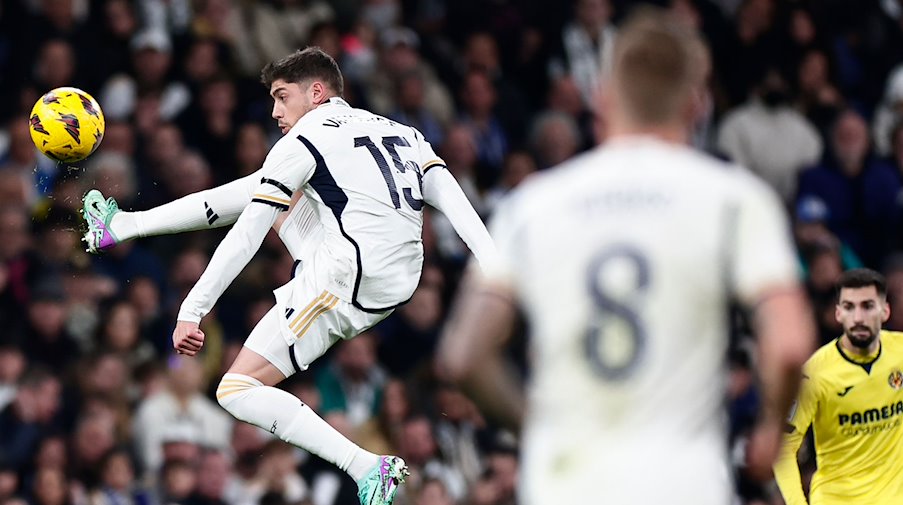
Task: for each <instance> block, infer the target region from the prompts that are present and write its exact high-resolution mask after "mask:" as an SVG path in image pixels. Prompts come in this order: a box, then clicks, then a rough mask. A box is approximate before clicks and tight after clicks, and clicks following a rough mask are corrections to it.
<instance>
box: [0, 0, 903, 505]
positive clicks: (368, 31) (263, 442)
mask: <svg viewBox="0 0 903 505" xmlns="http://www.w3.org/2000/svg"><path fill="white" fill-rule="evenodd" d="M640 3H644V2H640V1H632V0H568V1H565V2H551V1H546V0H495V1H485V0H329V1H326V0H259V1H254V0H4V1H3V2H2V3H0V97H2V100H0V505H21V504H29V505H169V504H181V505H215V504H230V505H232V504H235V505H248V504H256V503H260V504H265V505H283V504H285V505H289V504H291V505H298V504H313V505H332V504H335V505H343V504H354V503H357V498H356V496H355V493H356V487H355V484H354V482H352V481H351V480H350V478H349V477H347V476H345V475H344V473H342V472H340V471H339V470H336V469H335V468H334V467H332V466H331V465H329V464H328V463H325V462H324V461H322V460H319V459H318V458H316V457H313V456H311V455H309V454H307V453H304V452H303V451H300V450H298V449H295V448H293V447H291V446H288V445H286V444H284V443H282V442H281V441H279V440H278V439H274V438H273V437H272V436H271V435H270V434H269V433H268V432H266V431H265V430H260V429H257V428H254V427H252V426H250V425H247V424H243V423H238V422H234V420H233V419H232V418H231V417H230V416H229V415H228V414H227V413H226V412H225V411H224V410H222V409H221V408H220V407H219V406H218V405H217V404H216V401H215V399H214V396H213V394H212V393H213V391H212V389H211V388H215V385H216V383H217V381H218V380H219V378H220V377H221V375H222V374H223V372H224V370H225V368H224V367H225V366H227V365H228V364H229V363H231V360H232V358H234V356H235V355H236V353H237V352H238V350H239V349H240V347H241V345H242V342H243V339H244V338H245V337H246V336H247V335H248V333H249V331H250V329H251V328H252V327H253V325H254V323H255V322H256V321H258V320H259V319H260V317H261V316H262V315H263V314H264V313H265V312H266V311H267V310H268V309H269V308H270V307H271V305H272V303H273V301H274V300H273V296H272V289H274V288H276V287H278V286H280V285H282V284H284V283H285V282H286V281H288V279H289V277H290V275H291V270H292V268H291V267H292V263H293V259H292V258H291V257H290V256H289V255H288V253H287V251H286V249H285V247H284V246H283V245H282V243H281V242H280V241H279V240H278V237H276V235H275V234H274V233H272V234H271V235H270V236H269V237H268V238H267V240H266V242H265V244H264V247H263V248H262V251H261V252H260V253H259V254H258V255H257V257H256V258H255V259H254V260H253V262H252V263H251V264H250V265H249V266H248V268H246V269H245V271H244V272H243V273H242V274H241V275H240V277H239V279H238V280H237V281H236V283H235V284H234V286H233V287H232V288H230V290H229V291H227V293H226V295H225V296H224V297H223V299H222V300H221V301H220V303H219V304H218V306H217V308H216V309H215V311H214V312H213V313H212V314H211V315H210V316H208V317H207V318H205V319H204V321H203V323H202V329H203V330H204V332H205V333H206V335H207V340H206V344H205V347H204V351H203V352H202V353H201V355H200V356H199V357H198V358H194V359H189V358H185V357H180V356H177V355H174V354H173V353H172V350H171V343H170V336H171V330H172V327H173V325H174V323H175V315H176V312H177V310H178V306H179V304H180V303H181V301H182V299H183V298H184V296H185V294H186V293H187V291H188V290H189V289H190V288H191V287H192V285H193V283H194V282H195V281H196V280H197V279H198V278H199V276H200V275H201V273H202V272H203V270H204V268H205V266H206V264H207V261H208V260H209V258H210V255H211V253H212V251H213V249H214V248H215V247H216V245H217V243H218V242H219V240H220V239H221V238H222V237H223V235H224V233H225V232H224V231H223V230H212V231H205V232H195V233H191V234H185V235H180V236H163V237H153V238H146V239H141V240H138V241H134V242H129V243H124V244H121V245H120V246H118V247H116V248H115V249H113V250H112V251H110V252H109V253H107V254H104V255H102V256H90V255H88V254H87V253H85V252H84V248H83V247H82V245H81V244H80V242H79V240H80V236H81V235H80V233H81V231H80V217H79V215H78V209H79V207H80V199H81V196H82V195H83V194H84V192H85V191H86V190H87V189H89V188H91V187H97V188H98V189H100V190H102V191H103V192H104V194H105V195H108V196H112V197H114V198H116V199H117V200H118V202H119V203H120V205H121V206H122V207H123V208H125V209H134V210H142V209H146V208H149V207H152V206H155V205H159V204H162V203H165V202H168V201H171V200H173V199H176V198H179V197H181V196H184V195H186V194H189V193H193V192H196V191H199V190H203V189H206V188H210V187H213V186H215V185H219V184H222V183H225V182H228V181H231V180H233V179H235V178H236V177H240V176H243V175H247V174H249V173H252V172H254V171H255V170H257V169H258V168H259V167H260V166H261V164H262V162H263V160H264V158H265V156H266V154H267V151H268V149H269V147H270V146H271V145H272V144H273V143H274V142H275V140H276V139H278V138H279V135H280V132H279V130H278V129H277V128H276V124H275V121H273V120H272V119H271V118H270V110H271V106H272V103H271V98H270V97H269V96H268V94H267V91H268V90H266V89H265V88H264V87H263V86H262V85H261V84H260V83H259V71H260V69H261V67H262V66H263V65H264V64H265V63H267V62H269V61H271V60H273V59H277V58H280V57H282V56H285V55H287V54H288V53H290V52H292V51H293V50H295V49H297V48H302V47H304V46H306V45H317V46H320V47H322V48H323V49H324V50H325V51H326V52H328V53H329V54H330V55H332V56H333V57H335V58H336V60H337V61H338V62H339V63H340V66H341V69H342V71H343V73H344V75H345V80H346V83H345V90H346V91H345V98H346V99H347V100H348V101H349V102H350V103H351V104H352V105H355V106H359V107H363V108H366V109H370V110H372V111H374V112H376V113H379V114H382V115H385V116H387V117H389V118H392V119H395V120H398V121H400V122H403V123H406V124H409V125H412V126H415V127H417V128H418V129H419V130H420V131H421V132H423V134H424V136H425V137H426V138H427V139H428V140H429V141H430V142H431V143H432V144H433V146H434V147H435V148H436V150H437V152H439V153H440V154H441V156H442V157H443V158H444V160H445V161H446V163H447V165H448V169H449V170H450V171H451V172H452V173H453V174H454V176H455V177H456V178H457V180H458V182H459V183H460V184H461V186H462V187H463V189H464V191H465V193H466V194H467V196H468V198H469V199H470V200H471V202H472V203H473V205H474V207H475V208H476V209H477V210H478V212H479V213H480V214H481V216H482V217H484V218H485V219H489V218H490V217H491V215H492V211H493V208H494V206H495V204H496V203H497V202H498V201H499V199H500V198H503V197H504V195H505V194H506V193H507V192H508V191H510V190H511V189H512V188H515V187H516V186H518V184H520V183H521V182H522V181H523V180H524V179H525V178H527V177H529V176H530V175H531V174H532V173H534V172H536V171H542V170H548V169H550V167H553V166H555V165H558V164H559V163H561V162H563V161H565V160H567V159H569V158H571V157H573V156H575V155H579V153H581V152H582V151H585V150H587V149H590V148H592V146H594V145H595V144H596V139H597V138H599V135H600V134H604V130H605V118H600V117H597V116H596V115H595V114H594V113H593V103H594V100H595V96H596V95H595V90H596V89H597V86H598V85H599V82H600V75H601V73H602V72H604V71H605V69H606V68H607V66H608V65H609V64H610V60H611V57H612V55H611V47H612V43H613V40H614V39H615V37H617V29H618V28H617V27H618V24H619V22H620V21H621V20H622V19H623V18H624V16H625V15H626V14H627V13H628V12H629V10H630V9H631V8H632V7H634V6H636V5H637V4H640ZM645 3H654V4H657V5H659V6H662V7H664V8H666V9H668V10H669V11H671V12H672V14H673V15H674V16H676V17H678V18H679V19H681V20H682V21H683V22H686V23H688V24H691V25H693V26H695V27H697V28H698V29H699V30H700V31H701V32H702V33H703V34H704V35H705V38H706V40H707V42H708V45H709V54H705V55H703V54H701V55H700V57H704V58H708V59H709V60H710V62H711V75H710V86H709V93H708V95H707V96H705V97H704V99H703V103H702V106H703V108H704V114H703V117H702V118H701V119H700V121H699V123H698V125H697V128H696V130H695V131H694V135H693V139H694V143H695V144H696V146H697V147H699V148H700V149H703V150H705V151H707V152H709V153H711V154H713V155H716V156H720V157H724V158H727V159H731V160H734V161H736V162H737V163H739V164H741V165H742V166H743V167H744V169H747V170H750V171H752V172H754V173H756V174H757V175H758V176H760V177H761V178H762V179H764V180H765V181H767V182H768V183H769V184H770V185H772V186H773V187H774V188H775V190H776V191H777V192H778V194H779V195H780V196H781V197H782V198H783V199H784V202H785V204H786V207H787V212H788V219H789V220H790V222H791V227H792V232H793V235H794V238H795V240H796V243H797V245H798V251H799V262H800V276H801V279H804V281H805V283H806V286H807V288H808V290H809V294H810V296H811V300H812V302H813V307H814V310H815V316H816V318H817V321H818V323H819V328H820V335H821V338H822V342H828V341H829V340H831V339H833V338H835V337H836V336H837V335H839V331H840V329H839V327H838V325H837V324H836V323H835V322H834V316H833V311H834V308H833V307H834V299H833V296H834V295H833V291H832V288H833V284H834V282H835V281H836V280H837V278H838V276H839V275H840V273H841V272H842V271H843V270H844V269H847V268H851V267H856V266H863V265H864V266H869V267H872V268H875V269H878V270H880V271H883V272H885V273H886V274H887V276H888V291H889V295H890V300H891V306H892V310H891V314H892V316H891V321H890V322H889V323H888V325H887V326H888V327H889V328H890V329H898V330H903V228H901V219H903V193H901V190H903V121H901V120H903V7H901V5H900V3H899V2H896V1H894V0H859V1H855V2H853V1H846V0H819V1H814V0H813V1H804V0H657V1H654V2H645ZM60 86H77V87H79V88H82V89H84V90H86V91H88V92H89V93H91V94H92V95H94V96H95V98H97V100H98V101H99V103H100V104H101V106H102V108H103V111H104V113H105V116H106V134H105V137H104V139H103V142H102V144H101V146H100V148H99V150H98V151H97V152H96V153H95V154H93V155H92V156H91V157H90V158H88V159H87V160H86V161H85V162H83V163H80V164H78V166H77V167H72V168H70V167H66V166H61V165H58V164H57V163H56V162H53V161H51V160H50V159H48V158H46V157H43V156H42V155H41V154H40V153H39V152H38V151H37V150H36V149H35V148H34V146H33V144H32V142H31V138H30V135H29V126H28V121H27V119H28V113H29V111H30V110H31V106H32V105H33V104H34V102H35V101H36V100H37V99H38V97H40V96H41V95H42V94H43V93H44V92H46V91H48V90H50V89H53V88H56V87H60ZM600 169H604V167H600ZM425 213H426V216H425V227H424V236H423V243H424V249H425V254H426V265H425V268H424V272H423V278H422V281H421V284H420V287H419V288H418V289H417V291H416V293H415V294H414V296H413V298H412V299H411V301H410V302H409V303H408V304H407V305H405V306H403V307H401V308H400V309H398V310H397V311H396V312H395V313H394V314H393V315H392V316H391V317H390V318H388V319H387V320H385V321H384V322H382V323H380V324H379V325H378V326H376V327H375V328H373V329H372V330H370V331H368V332H366V333H365V334H363V335H361V336H359V337H357V338H355V339H353V340H350V341H347V342H342V343H340V344H339V345H337V346H336V347H335V348H334V349H332V350H331V351H330V352H329V353H328V354H327V355H326V356H324V357H323V358H321V359H320V360H319V361H318V362H317V363H315V365H314V366H313V367H311V369H310V370H309V371H307V372H304V373H302V374H298V375H296V376H294V377H292V378H291V379H290V380H288V381H287V382H286V383H285V384H284V385H283V386H282V387H284V388H285V389H286V390H288V391H290V392H292V393H294V394H296V395H297V396H298V397H300V398H301V399H302V400H303V401H304V402H305V403H307V404H308V405H310V406H311V407H313V408H314V409H315V410H316V411H317V412H318V413H319V414H320V415H321V416H323V417H324V418H325V419H327V420H328V421H329V422H330V423H331V424H332V425H333V426H335V427H336V428H337V429H338V430H339V431H341V432H342V433H345V434H347V435H348V436H349V437H350V438H351V439H352V440H354V441H356V442H357V443H359V444H361V445H362V446H364V447H365V448H367V449H369V450H371V451H374V452H377V453H383V454H386V453H392V454H398V455H400V456H402V457H403V458H404V459H405V460H406V461H407V462H408V463H409V464H410V465H411V467H412V476H411V478H410V479H409V481H408V483H407V484H406V485H405V486H404V487H403V490H402V492H401V494H400V495H399V498H398V503H399V504H401V505H452V504H460V505H504V504H510V503H514V500H515V498H514V490H515V486H516V481H517V442H516V437H515V436H514V435H513V434H511V433H508V432H505V431H503V430H499V429H496V428H495V426H494V424H493V423H492V420H491V419H485V418H484V417H483V416H482V415H481V413H480V412H479V410H478V409H477V408H476V407H475V406H474V404H473V403H471V402H470V401H469V400H468V399H467V398H466V396H464V395H463V394H462V393H461V391H459V390H457V389H456V388H454V387H452V386H450V385H448V384H444V383H442V382H441V381H439V380H437V379H436V378H435V376H434V373H433V367H432V356H433V353H434V351H435V347H436V341H437V338H438V335H439V333H440V331H441V328H442V325H443V322H444V320H445V318H446V315H447V313H448V310H449V307H450V304H451V301H452V299H453V294H454V292H455V288H456V286H457V284H458V281H459V279H460V276H461V272H462V270H463V268H464V265H465V264H466V262H467V260H468V256H469V252H468V250H467V248H466V246H465V245H464V244H463V243H462V242H461V240H460V239H458V238H457V235H455V232H454V230H453V229H452V227H451V225H450V223H449V222H448V221H447V220H446V219H445V218H444V217H443V216H441V214H438V213H436V212H431V211H429V210H426V211H425ZM591 225H592V224H591V223H587V226H591ZM674 302H675V303H680V300H675V301H674ZM738 328H742V325H738ZM748 338H749V337H748V336H747V335H745V334H744V332H742V331H740V332H739V335H738V336H736V345H734V346H733V350H732V352H731V353H730V356H729V360H728V363H729V369H730V383H729V387H728V394H729V401H730V414H731V421H732V424H731V437H732V443H733V447H734V448H735V449H736V451H737V458H736V459H737V462H738V475H739V476H740V478H739V479H738V494H739V495H740V496H741V497H740V498H739V499H738V500H739V501H738V502H739V503H745V504H757V505H762V504H765V503H768V504H779V503H781V501H780V497H779V496H777V494H776V493H775V492H774V488H773V487H772V486H769V485H764V486H763V485H758V484H756V483H752V482H748V481H747V480H745V479H744V478H742V470H741V469H739V467H740V466H742V465H741V461H742V439H743V436H744V433H745V430H746V429H748V428H749V426H750V425H751V423H752V421H753V420H754V419H755V415H756V408H757V406H758V396H757V392H756V387H755V380H754V376H755V362H754V360H752V359H751V356H750V354H749V352H748V349H749V346H748V345H746V343H747V342H748ZM519 343H520V345H519V346H518V349H515V350H513V351H512V354H513V355H514V357H515V359H516V360H517V361H518V362H521V363H522V362H523V361H524V359H523V357H524V355H525V354H526V352H525V351H524V347H525V346H524V345H523V341H522V340H519ZM804 464H805V465H808V467H810V468H811V461H805V457H804Z"/></svg>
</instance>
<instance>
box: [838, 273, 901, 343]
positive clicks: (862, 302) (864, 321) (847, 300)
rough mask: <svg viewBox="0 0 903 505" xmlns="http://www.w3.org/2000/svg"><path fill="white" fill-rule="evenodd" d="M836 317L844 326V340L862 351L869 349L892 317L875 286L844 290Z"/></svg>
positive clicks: (841, 293) (885, 301) (841, 292)
mask: <svg viewBox="0 0 903 505" xmlns="http://www.w3.org/2000/svg"><path fill="white" fill-rule="evenodd" d="M834 316H835V318H836V319H837V322H838V323H840V324H841V325H843V334H844V338H846V339H847V340H848V341H849V342H850V343H851V344H853V345H854V346H856V347H858V348H860V349H867V348H868V347H869V346H870V345H872V343H873V342H874V341H875V339H876V338H878V332H880V331H881V325H882V324H883V323H884V322H885V321H887V318H888V317H890V307H889V306H888V305H887V300H885V299H884V297H883V296H881V295H880V294H878V290H877V289H876V288H875V286H867V287H862V288H843V289H841V290H840V297H839V300H838V301H837V307H836V309H835V312H834Z"/></svg>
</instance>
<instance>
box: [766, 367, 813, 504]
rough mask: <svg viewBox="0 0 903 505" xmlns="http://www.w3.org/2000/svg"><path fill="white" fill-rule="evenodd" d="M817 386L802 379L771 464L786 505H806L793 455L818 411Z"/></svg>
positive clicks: (794, 455) (806, 378)
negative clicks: (776, 456) (780, 442)
mask: <svg viewBox="0 0 903 505" xmlns="http://www.w3.org/2000/svg"><path fill="white" fill-rule="evenodd" d="M818 391H819V390H818V384H817V382H815V381H813V380H812V379H811V378H810V376H809V375H808V374H807V375H804V376H803V382H802V386H801V388H800V394H799V398H798V399H797V401H796V403H794V404H793V408H791V409H790V414H789V415H788V417H787V432H786V433H785V434H784V439H783V442H782V444H781V449H780V452H779V453H778V459H777V461H775V464H774V476H775V480H776V481H777V484H778V487H779V488H780V490H781V495H782V496H783V497H784V501H785V502H786V503H787V505H806V504H807V502H806V497H805V495H804V494H803V484H802V478H801V477H800V468H799V463H798V462H797V452H798V451H799V448H800V445H801V444H802V442H803V438H804V437H805V436H806V432H807V431H808V430H809V426H810V425H811V424H812V420H813V419H814V417H815V413H816V410H817V408H818V398H819V392H818Z"/></svg>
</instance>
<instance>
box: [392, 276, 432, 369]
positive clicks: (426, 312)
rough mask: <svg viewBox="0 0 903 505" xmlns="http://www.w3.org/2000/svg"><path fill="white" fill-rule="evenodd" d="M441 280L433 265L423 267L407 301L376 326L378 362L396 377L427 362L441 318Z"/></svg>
mask: <svg viewBox="0 0 903 505" xmlns="http://www.w3.org/2000/svg"><path fill="white" fill-rule="evenodd" d="M444 289H445V278H444V274H443V273H442V270H440V269H439V268H438V267H437V266H435V265H424V267H423V272H422V273H421V276H420V284H419V285H418V286H417V289H416V290H414V294H413V295H412V296H411V299H410V300H409V301H408V303H406V304H405V305H402V306H401V307H399V308H398V310H397V311H395V313H394V314H392V315H391V316H389V318H387V320H386V321H385V322H384V323H383V324H381V325H380V326H379V327H378V329H379V330H378V331H379V332H380V335H381V336H382V339H381V341H380V344H379V358H380V360H379V361H380V363H382V364H384V365H385V366H386V368H387V369H388V370H389V371H390V372H391V373H392V374H394V375H396V376H405V375H408V374H410V373H411V372H412V371H415V370H417V369H418V368H420V367H421V366H423V365H424V363H428V362H429V361H430V356H431V355H432V353H433V351H434V350H435V347H436V343H437V341H438V338H439V328H440V324H441V323H442V316H443V315H444V307H443V305H442V293H443V290H444Z"/></svg>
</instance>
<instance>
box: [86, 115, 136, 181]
mask: <svg viewBox="0 0 903 505" xmlns="http://www.w3.org/2000/svg"><path fill="white" fill-rule="evenodd" d="M98 151H99V152H113V153H117V154H121V155H124V156H127V157H128V158H129V162H130V163H134V162H133V161H132V160H131V158H132V157H134V155H135V129H134V128H133V127H132V124H131V123H126V122H123V121H108V122H107V124H106V127H105V128H104V134H103V143H102V144H101V145H100V147H99V148H98ZM97 156H99V155H97ZM93 159H94V157H92V161H93ZM133 177H134V175H133ZM132 191H133V192H134V188H133V189H132ZM129 196H131V195H129Z"/></svg>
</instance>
